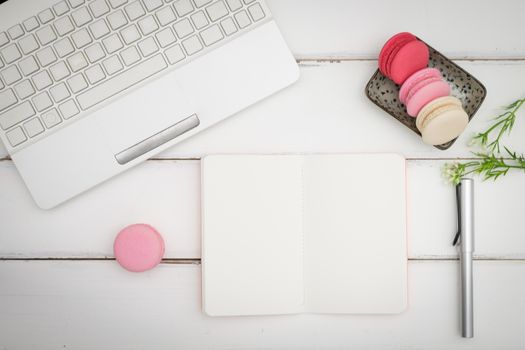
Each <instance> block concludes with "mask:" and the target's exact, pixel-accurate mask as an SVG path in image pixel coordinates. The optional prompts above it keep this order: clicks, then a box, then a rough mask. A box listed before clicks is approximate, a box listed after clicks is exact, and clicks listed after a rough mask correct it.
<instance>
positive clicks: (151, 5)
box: [143, 0, 162, 12]
mask: <svg viewBox="0 0 525 350" xmlns="http://www.w3.org/2000/svg"><path fill="white" fill-rule="evenodd" d="M143 2H144V6H146V10H148V12H151V11H153V10H156V9H158V8H159V7H161V6H162V0H143Z"/></svg>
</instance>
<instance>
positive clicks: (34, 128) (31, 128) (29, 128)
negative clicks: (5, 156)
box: [24, 118, 44, 137]
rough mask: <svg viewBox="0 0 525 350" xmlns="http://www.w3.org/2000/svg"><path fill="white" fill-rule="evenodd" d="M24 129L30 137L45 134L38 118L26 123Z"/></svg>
mask: <svg viewBox="0 0 525 350" xmlns="http://www.w3.org/2000/svg"><path fill="white" fill-rule="evenodd" d="M24 129H26V133H27V135H29V137H35V136H36V135H38V134H41V133H42V132H44V127H43V126H42V123H41V122H40V120H39V119H38V118H33V119H31V120H29V121H27V122H25V123H24Z"/></svg>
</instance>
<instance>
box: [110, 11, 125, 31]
mask: <svg viewBox="0 0 525 350" xmlns="http://www.w3.org/2000/svg"><path fill="white" fill-rule="evenodd" d="M107 19H108V22H109V25H110V26H111V28H112V29H113V30H117V29H119V28H121V27H123V26H125V25H126V24H128V20H127V19H126V16H125V15H124V12H122V10H118V11H116V12H113V13H111V14H110V15H108V17H107Z"/></svg>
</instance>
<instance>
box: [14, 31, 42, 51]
mask: <svg viewBox="0 0 525 350" xmlns="http://www.w3.org/2000/svg"><path fill="white" fill-rule="evenodd" d="M18 45H20V49H21V50H22V52H23V53H24V54H25V55H28V54H30V53H31V52H33V51H35V50H36V49H38V48H39V46H38V43H37V42H36V39H35V37H34V36H33V34H29V35H28V36H26V37H24V38H22V39H20V40H19V41H18Z"/></svg>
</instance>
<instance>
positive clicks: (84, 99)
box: [77, 54, 167, 110]
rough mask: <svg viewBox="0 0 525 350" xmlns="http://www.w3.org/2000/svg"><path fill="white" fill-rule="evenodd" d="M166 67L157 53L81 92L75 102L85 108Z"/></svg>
mask: <svg viewBox="0 0 525 350" xmlns="http://www.w3.org/2000/svg"><path fill="white" fill-rule="evenodd" d="M166 67H167V64H166V62H165V61H164V59H163V58H162V56H161V55H160V54H157V55H155V56H153V57H151V58H149V59H147V60H145V61H142V62H140V63H139V64H137V65H135V66H133V67H131V68H130V69H128V70H127V71H124V72H122V73H119V74H117V75H115V76H114V77H112V78H110V79H108V80H106V81H104V82H102V83H100V84H99V85H97V86H95V87H93V88H91V89H90V90H87V91H85V92H83V93H82V94H80V95H79V96H77V102H78V104H79V105H80V108H82V109H83V110H86V109H88V108H90V107H93V106H94V105H96V104H98V103H100V102H102V101H104V100H106V99H108V98H110V97H112V96H114V95H116V94H118V93H120V92H122V91H124V90H126V89H127V88H129V87H131V86H133V85H135V84H137V83H138V82H140V81H142V80H144V79H146V78H148V77H150V76H152V75H153V74H155V73H158V72H160V71H162V70H163V69H165V68H166Z"/></svg>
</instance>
